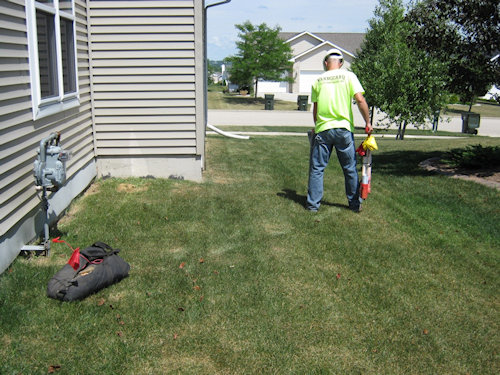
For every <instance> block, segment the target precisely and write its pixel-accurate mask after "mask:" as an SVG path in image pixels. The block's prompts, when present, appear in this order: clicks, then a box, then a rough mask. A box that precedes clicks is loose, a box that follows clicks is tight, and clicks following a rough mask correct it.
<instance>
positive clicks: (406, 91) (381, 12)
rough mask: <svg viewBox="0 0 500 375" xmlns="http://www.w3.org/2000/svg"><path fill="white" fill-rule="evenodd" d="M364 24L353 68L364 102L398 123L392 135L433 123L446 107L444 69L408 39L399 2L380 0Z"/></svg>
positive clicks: (402, 8) (408, 28)
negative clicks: (363, 95) (437, 112)
mask: <svg viewBox="0 0 500 375" xmlns="http://www.w3.org/2000/svg"><path fill="white" fill-rule="evenodd" d="M369 26H370V27H369V29H368V30H367V33H366V36H365V41H364V43H363V45H362V47H361V52H360V53H359V54H358V56H357V58H356V60H355V61H354V63H353V65H352V70H353V71H354V72H355V73H356V74H357V75H358V77H359V78H360V81H361V83H362V84H363V86H364V88H365V90H366V98H367V101H368V103H369V104H370V105H371V106H375V107H378V108H379V109H380V110H381V111H382V112H384V113H385V114H386V115H387V118H388V119H389V120H390V121H391V122H392V123H395V124H397V125H398V134H397V136H396V139H404V134H405V131H406V127H407V125H408V124H413V125H422V124H424V123H425V122H426V120H430V121H432V120H433V119H434V114H435V113H436V111H437V110H439V109H441V108H442V107H443V106H444V105H445V103H446V101H447V95H446V92H445V90H444V88H445V86H446V83H447V76H446V67H445V65H444V64H442V63H441V62H440V61H439V60H437V59H435V58H433V57H431V56H429V55H428V54H427V53H425V51H422V50H419V49H416V48H413V46H412V45H411V43H408V38H409V36H410V33H411V25H410V23H409V22H408V21H407V20H406V18H405V8H404V6H403V3H402V0H380V4H379V5H378V6H377V7H376V9H375V13H374V17H373V18H372V19H371V20H370V21H369Z"/></svg>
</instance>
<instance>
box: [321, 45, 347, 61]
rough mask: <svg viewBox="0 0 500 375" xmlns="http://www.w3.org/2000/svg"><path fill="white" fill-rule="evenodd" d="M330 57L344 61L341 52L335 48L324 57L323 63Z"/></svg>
mask: <svg viewBox="0 0 500 375" xmlns="http://www.w3.org/2000/svg"><path fill="white" fill-rule="evenodd" d="M330 56H334V57H336V58H338V59H344V55H342V52H340V50H338V49H337V48H333V49H331V50H329V51H328V52H327V54H326V56H325V61H326V60H327V59H328V58H329V57H330Z"/></svg>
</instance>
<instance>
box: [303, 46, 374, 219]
mask: <svg viewBox="0 0 500 375" xmlns="http://www.w3.org/2000/svg"><path fill="white" fill-rule="evenodd" d="M343 62H344V56H343V55H342V52H340V51H339V50H338V49H333V50H330V51H329V52H328V54H327V55H326V56H325V59H324V65H325V70H326V72H325V73H323V74H322V75H321V76H320V77H319V78H318V79H317V80H316V81H315V82H314V84H313V86H312V92H311V101H312V102H313V103H314V107H313V117H314V123H315V128H314V133H315V134H314V136H313V140H312V145H311V160H310V166H309V187H308V191H307V203H306V208H307V209H308V210H309V211H314V212H316V211H318V209H319V206H320V203H321V199H322V198H323V175H324V171H325V168H326V166H327V165H328V161H329V160H330V156H331V153H332V151H333V148H334V147H335V150H336V153H337V157H338V159H339V162H340V165H341V166H342V170H343V171H344V178H345V190H346V196H347V201H348V203H349V208H350V209H351V210H353V211H354V212H359V211H360V210H361V202H362V199H361V198H360V196H359V177H358V171H357V169H356V148H355V146H354V135H353V131H354V121H353V115H352V106H351V103H352V99H353V98H354V99H355V100H356V102H357V104H358V108H359V111H360V113H361V115H362V116H363V119H364V121H365V132H366V133H368V134H369V133H371V132H372V130H373V128H372V125H371V123H370V112H369V109H368V104H367V103H366V100H365V98H364V96H363V94H364V90H363V87H362V86H361V84H360V83H359V80H358V78H357V77H356V75H355V74H354V73H352V72H349V71H347V70H344V69H341V68H342V65H343Z"/></svg>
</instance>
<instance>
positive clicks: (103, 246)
mask: <svg viewBox="0 0 500 375" xmlns="http://www.w3.org/2000/svg"><path fill="white" fill-rule="evenodd" d="M92 246H95V247H99V248H101V249H103V250H104V251H105V252H106V256H110V255H113V254H118V253H119V252H120V249H113V248H112V247H111V246H109V245H108V244H107V243H104V242H101V241H97V242H94V243H93V244H92Z"/></svg>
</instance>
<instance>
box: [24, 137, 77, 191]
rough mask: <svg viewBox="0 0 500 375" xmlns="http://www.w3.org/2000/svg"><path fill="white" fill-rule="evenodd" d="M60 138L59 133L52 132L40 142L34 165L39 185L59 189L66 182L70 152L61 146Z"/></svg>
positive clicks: (36, 180) (34, 172)
mask: <svg viewBox="0 0 500 375" xmlns="http://www.w3.org/2000/svg"><path fill="white" fill-rule="evenodd" d="M59 138H60V136H59V134H56V133H52V134H51V135H50V136H49V137H48V138H45V139H43V140H42V141H41V142H40V148H39V150H38V158H37V159H36V160H35V163H34V167H33V174H34V175H35V182H36V185H37V186H41V187H44V188H53V189H58V188H59V187H61V186H62V185H64V183H65V182H66V161H67V160H68V159H69V156H70V154H69V152H68V151H66V150H63V149H62V148H61V147H60V146H59ZM54 143H55V144H54Z"/></svg>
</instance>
